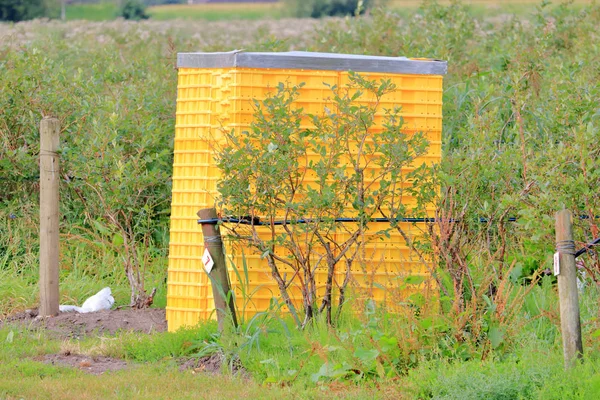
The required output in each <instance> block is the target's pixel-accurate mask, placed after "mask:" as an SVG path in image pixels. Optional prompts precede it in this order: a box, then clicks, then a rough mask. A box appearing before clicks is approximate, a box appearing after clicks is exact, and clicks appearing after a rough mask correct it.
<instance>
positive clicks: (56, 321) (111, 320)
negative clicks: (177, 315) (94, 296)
mask: <svg viewBox="0 0 600 400" xmlns="http://www.w3.org/2000/svg"><path fill="white" fill-rule="evenodd" d="M8 324H11V325H19V326H22V327H25V328H27V329H31V330H36V329H45V330H46V331H48V332H49V333H51V334H52V335H53V336H56V337H58V338H60V339H70V338H74V339H77V338H80V337H83V336H90V335H114V334H115V333H117V332H119V331H133V332H142V333H146V334H150V333H153V332H164V331H166V330H167V321H166V319H165V310H164V309H159V308H147V309H141V310H137V309H136V310H134V309H130V308H123V309H118V310H108V311H98V312H93V313H86V314H80V313H76V312H68V313H60V314H58V315H57V316H55V317H44V318H41V317H38V315H37V310H27V311H24V312H21V313H18V314H14V315H11V316H9V317H7V318H5V319H4V320H2V321H0V327H2V326H4V325H8Z"/></svg>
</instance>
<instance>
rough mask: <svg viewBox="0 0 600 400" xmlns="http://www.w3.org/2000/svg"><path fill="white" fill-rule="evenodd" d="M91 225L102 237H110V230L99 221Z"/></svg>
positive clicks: (94, 221)
mask: <svg viewBox="0 0 600 400" xmlns="http://www.w3.org/2000/svg"><path fill="white" fill-rule="evenodd" d="M92 223H93V224H94V226H95V227H96V230H98V232H100V233H101V234H103V235H106V236H110V229H108V227H106V226H105V225H103V224H102V223H100V221H97V220H93V221H92Z"/></svg>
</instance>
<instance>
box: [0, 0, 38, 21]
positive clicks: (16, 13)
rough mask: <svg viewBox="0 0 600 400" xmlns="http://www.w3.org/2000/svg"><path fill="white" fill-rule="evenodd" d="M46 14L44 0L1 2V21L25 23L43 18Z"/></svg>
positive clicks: (3, 0) (8, 0) (1, 0)
mask: <svg viewBox="0 0 600 400" xmlns="http://www.w3.org/2000/svg"><path fill="white" fill-rule="evenodd" d="M45 12H46V4H45V2H44V0H0V21H12V22H18V21H25V20H28V19H33V18H38V17H43V16H44V15H45Z"/></svg>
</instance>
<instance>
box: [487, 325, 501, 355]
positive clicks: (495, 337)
mask: <svg viewBox="0 0 600 400" xmlns="http://www.w3.org/2000/svg"><path fill="white" fill-rule="evenodd" d="M488 338H489V339H490V343H491V344H492V349H497V348H498V346H500V345H501V344H502V342H504V331H503V330H501V329H500V328H498V327H497V326H490V328H489V330H488Z"/></svg>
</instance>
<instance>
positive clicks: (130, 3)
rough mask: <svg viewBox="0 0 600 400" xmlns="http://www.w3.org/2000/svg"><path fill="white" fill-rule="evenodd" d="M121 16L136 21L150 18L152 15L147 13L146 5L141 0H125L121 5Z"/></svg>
mask: <svg viewBox="0 0 600 400" xmlns="http://www.w3.org/2000/svg"><path fill="white" fill-rule="evenodd" d="M120 16H121V17H123V18H125V19H132V20H135V21H138V20H140V19H148V18H150V16H149V15H148V14H146V6H145V5H144V3H142V2H141V1H140V0H125V2H124V3H123V6H122V7H121V12H120Z"/></svg>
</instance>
